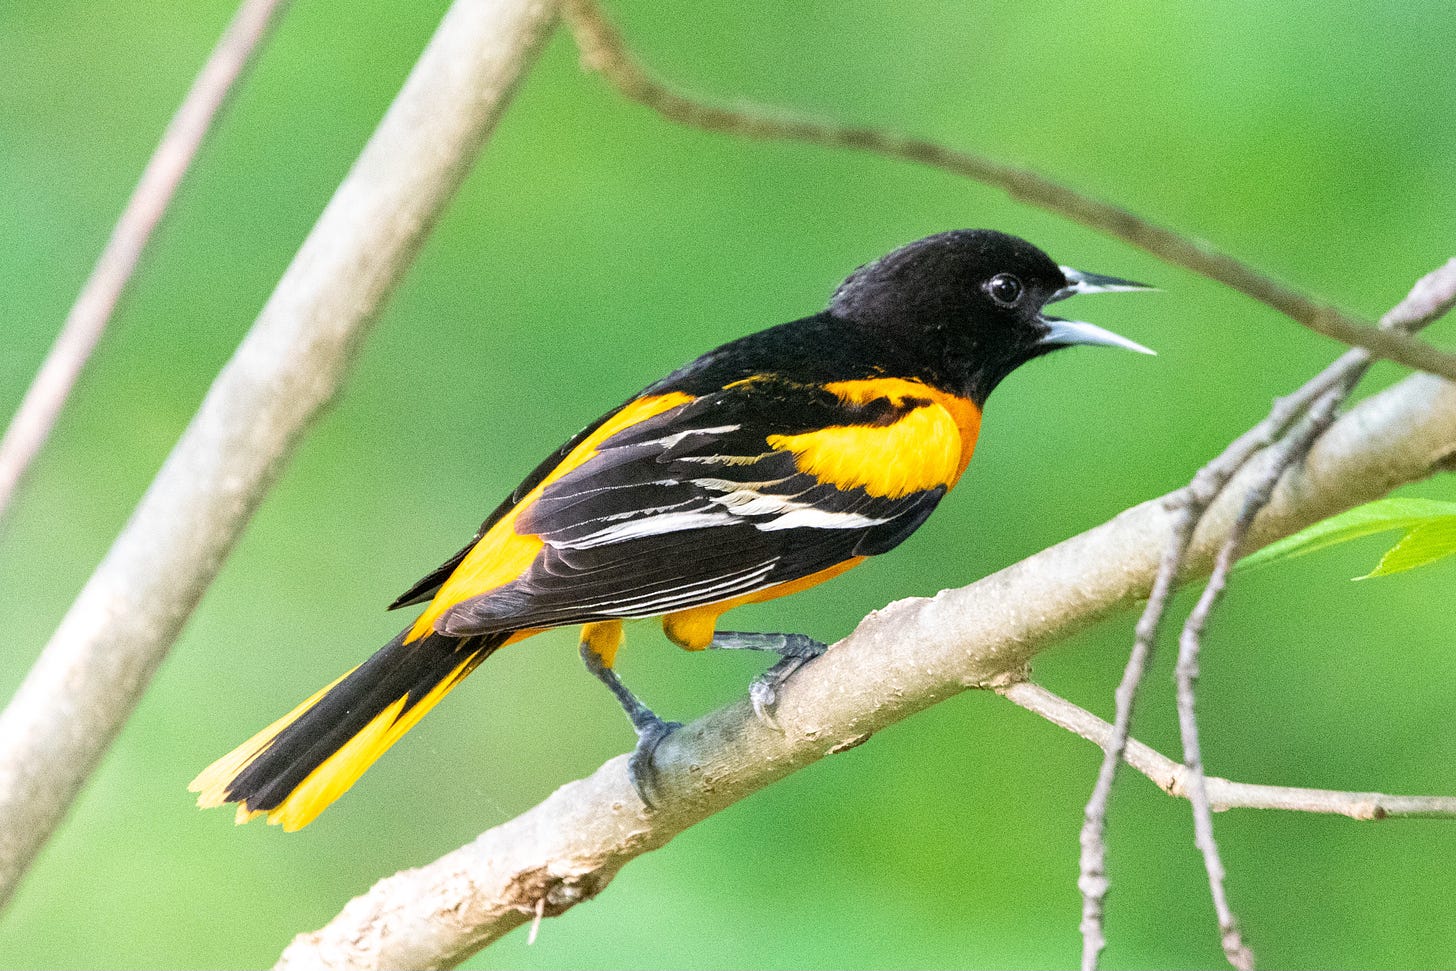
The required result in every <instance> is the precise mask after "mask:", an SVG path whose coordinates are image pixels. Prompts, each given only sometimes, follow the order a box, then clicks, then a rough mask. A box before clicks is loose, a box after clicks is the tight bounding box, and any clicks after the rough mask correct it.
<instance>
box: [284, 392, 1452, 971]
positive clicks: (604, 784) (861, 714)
mask: <svg viewBox="0 0 1456 971" xmlns="http://www.w3.org/2000/svg"><path fill="white" fill-rule="evenodd" d="M1453 452H1456V386H1453V385H1451V384H1448V383H1446V382H1443V381H1438V380H1436V379H1433V378H1430V377H1427V376H1424V375H1419V376H1415V377H1412V378H1408V379H1407V380H1405V381H1404V382H1402V383H1401V384H1400V385H1398V386H1397V387H1395V388H1392V389H1389V390H1387V391H1385V392H1383V393H1382V394H1379V395H1377V396H1375V397H1373V398H1371V399H1369V400H1368V401H1365V402H1363V403H1362V404H1361V405H1360V406H1359V407H1357V408H1355V409H1353V410H1352V411H1351V412H1350V414H1348V415H1345V416H1344V417H1343V418H1341V419H1340V420H1339V421H1338V422H1336V423H1335V425H1334V427H1333V428H1332V429H1331V430H1330V432H1329V433H1328V434H1326V435H1325V436H1323V437H1322V438H1321V439H1320V441H1319V442H1318V443H1317V445H1316V446H1315V448H1314V449H1313V450H1312V451H1311V452H1310V454H1309V457H1308V458H1307V459H1306V461H1305V463H1304V464H1303V465H1302V466H1301V467H1300V468H1299V469H1298V470H1297V471H1296V472H1294V473H1291V474H1290V475H1288V476H1286V477H1285V479H1284V480H1283V481H1282V482H1281V483H1280V485H1279V487H1278V488H1276V490H1275V493H1274V500H1273V502H1271V503H1270V505H1269V506H1268V507H1267V508H1266V509H1265V510H1264V512H1263V513H1262V514H1261V515H1260V516H1259V518H1258V519H1257V520H1256V522H1255V524H1254V528H1253V531H1252V532H1251V533H1250V541H1251V542H1252V543H1254V544H1263V543H1268V542H1271V541H1273V540H1274V539H1276V538H1278V537H1280V536H1284V535H1287V534H1289V533H1291V532H1293V531H1295V530H1297V529H1300V528H1302V527H1303V526H1305V525H1307V524H1308V523H1310V522H1314V521H1317V520H1319V519H1323V518H1324V517H1326V516H1328V515H1330V514H1331V513H1334V512H1337V511H1339V510H1341V509H1344V508H1348V507H1349V506H1352V505H1356V504H1358V503H1361V502H1365V501H1368V500H1369V499H1371V498H1374V497H1376V496H1378V495H1381V494H1383V493H1385V492H1386V491H1388V490H1389V489H1391V488H1393V487H1394V486H1396V485H1399V484H1402V483H1404V482H1406V481H1408V480H1410V479H1412V478H1419V477H1422V476H1424V475H1426V474H1428V473H1429V472H1431V471H1434V470H1436V469H1441V468H1444V467H1445V463H1446V462H1447V461H1448V459H1449V456H1450V455H1451V454H1452V453H1453ZM1264 462H1265V458H1264V457H1260V458H1258V459H1256V460H1255V461H1253V462H1251V463H1249V464H1248V466H1247V467H1246V468H1245V469H1244V470H1243V471H1241V472H1240V473H1239V475H1238V476H1237V477H1236V479H1235V481H1234V483H1233V486H1232V488H1231V489H1230V490H1229V493H1228V494H1227V495H1225V496H1223V497H1221V498H1220V499H1218V500H1217V501H1216V502H1215V503H1214V504H1213V506H1212V508H1211V509H1210V510H1209V512H1208V514H1207V515H1206V516H1205V517H1204V518H1203V522H1202V524H1201V525H1200V528H1199V529H1198V531H1197V532H1196V533H1195V534H1194V537H1193V541H1192V543H1191V544H1190V546H1189V554H1188V557H1187V562H1186V564H1185V567H1184V572H1183V574H1182V575H1183V576H1184V577H1185V578H1186V577H1194V576H1198V575H1201V574H1202V573H1203V572H1204V571H1206V570H1207V569H1208V568H1209V566H1210V564H1211V563H1212V560H1213V556H1214V554H1215V552H1216V551H1217V549H1218V547H1219V546H1220V545H1221V543H1222V540H1223V537H1224V535H1225V534H1226V532H1227V530H1228V528H1229V526H1230V525H1231V524H1232V522H1233V521H1234V519H1235V518H1236V517H1237V516H1238V514H1239V512H1240V509H1241V503H1240V502H1239V501H1238V500H1237V499H1236V498H1235V496H1237V495H1240V494H1241V492H1240V491H1239V490H1242V489H1243V488H1246V487H1247V486H1248V485H1250V484H1251V483H1252V482H1253V481H1254V480H1255V479H1256V477H1257V476H1258V475H1260V474H1261V473H1262V471H1263V469H1264V468H1265V465H1264ZM1295 476H1297V481H1294V482H1293V483H1291V480H1293V479H1295ZM1173 516H1174V514H1173V512H1172V510H1170V509H1169V508H1168V504H1167V503H1166V501H1164V500H1154V501H1152V502H1147V503H1143V504H1142V505H1140V506H1137V507H1134V508H1133V509H1130V510H1128V511H1126V512H1124V513H1122V514H1120V515H1119V516H1117V517H1116V518H1114V519H1113V520H1111V521H1110V522H1108V523H1105V524H1103V525H1101V526H1099V527H1097V528H1096V529H1093V530H1091V531H1089V532H1087V533H1084V534H1083V535H1081V536H1078V537H1075V538H1073V539H1070V540H1067V541H1066V542H1064V543H1061V544H1058V545H1057V546H1054V547H1052V548H1050V549H1048V550H1044V551H1042V552H1041V553H1038V554H1036V555H1035V556H1033V557H1031V558H1029V559H1027V560H1024V561H1022V562H1021V563H1018V564H1016V565H1014V566H1012V567H1010V568H1008V569H1006V570H1003V571H1001V572H1000V573H997V574H995V575H993V576H990V577H987V578H985V579H983V580H981V581H979V582H977V583H974V584H972V585H971V586H969V587H965V588H962V589H959V590H947V591H943V592H942V593H940V594H938V595H937V596H936V597H934V598H931V599H921V598H916V599H911V600H905V601H901V602H899V603H896V604H893V605H891V606H889V607H887V608H885V609H884V610H881V611H877V612H876V613H874V614H872V615H870V616H869V617H868V618H866V619H865V620H864V622H862V623H861V624H860V625H859V627H858V628H857V629H856V630H855V632H854V633H853V634H851V635H850V636H849V637H848V638H846V639H845V640H843V641H841V642H840V643H838V644H836V645H835V646H834V647H832V648H831V649H830V650H829V651H828V653H826V654H825V655H824V656H823V657H822V658H820V659H819V660H817V661H815V662H814V663H813V664H811V665H809V666H807V667H805V668H804V669H803V670H802V671H801V672H800V673H799V674H797V675H796V676H795V677H794V678H793V679H792V680H791V681H789V682H788V684H787V685H785V687H784V689H783V691H782V692H781V693H780V697H779V702H778V708H777V712H776V714H777V721H778V724H779V727H780V729H781V731H774V730H772V729H769V728H767V727H765V726H764V725H763V724H762V723H761V722H760V721H759V720H758V719H757V718H756V717H755V716H754V714H753V709H752V706H751V705H750V704H749V703H748V701H747V699H743V700H741V701H739V702H738V703H736V704H734V705H730V706H728V707H727V708H724V709H721V710H719V711H717V712H714V713H712V714H709V715H707V716H705V717H704V718H702V719H699V720H698V721H696V722H694V723H692V724H690V725H688V726H687V727H686V728H684V729H682V730H681V731H679V732H676V733H674V734H673V735H671V736H670V737H669V738H668V739H667V740H666V741H665V742H663V744H662V747H661V748H659V749H658V751H657V756H656V761H657V763H658V765H659V768H660V772H661V795H660V797H659V801H658V808H657V811H656V812H650V813H649V812H646V811H644V810H643V808H642V806H641V803H640V802H639V801H638V799H637V797H636V796H635V794H634V792H633V790H632V787H631V784H630V783H629V782H628V780H627V773H626V767H625V766H626V759H625V757H618V758H615V759H612V760H611V761H610V762H608V763H606V764H605V765H604V766H602V767H601V768H600V769H599V770H597V772H596V773H594V774H593V775H592V776H591V777H589V778H587V779H583V780H580V781H577V782H572V783H569V784H567V785H566V786H563V787H562V788H561V789H560V790H558V791H557V792H556V793H554V794H553V795H552V796H550V797H549V798H548V799H547V800H546V801H545V802H543V803H541V804H540V805H539V806H537V807H536V808H534V809H532V810H530V811H528V812H526V813H525V814H523V815H521V816H519V817H517V818H516V819H514V820H511V821H510V822H507V823H504V824H502V825H500V826H498V827H496V828H495V829H493V830H491V831H489V832H487V833H485V834H483V835H482V836H481V837H479V838H478V839H477V840H475V841H474V842H473V843H471V844H469V845H468V846H465V847H463V848H461V849H459V850H456V851H454V852H452V853H449V854H447V855H446V856H444V857H442V858H441V859H439V860H436V861H435V862H433V863H430V864H427V865H425V866H423V867H420V868H417V869H412V870H407V871H404V872H402V873H398V874H395V875H394V876H391V877H388V878H386V879H384V880H382V881H380V882H379V883H378V884H376V885H375V886H374V887H373V889H371V890H370V891H369V892H368V893H367V894H365V895H363V896H361V897H359V898H357V899H355V900H354V901H352V902H351V903H349V904H348V906H346V907H345V908H344V910H343V911H342V912H341V913H340V914H339V916H338V917H337V918H336V919H335V920H334V921H332V922H331V923H330V924H329V925H328V926H326V927H324V928H323V929H321V930H319V931H316V932H314V933H312V934H305V935H300V936H299V937H298V938H297V939H295V941H294V942H293V944H292V945H290V947H289V948H288V950H287V951H286V952H285V953H284V955H283V957H282V959H281V961H280V965H279V966H280V967H288V968H300V967H309V968H316V967H325V968H379V967H447V966H450V965H452V964H455V963H457V962H459V961H461V960H463V959H464V958H465V957H466V956H468V955H469V954H471V953H474V952H475V951H477V950H479V949H480V948H482V947H484V946H486V945H487V944H489V943H490V942H491V941H493V940H496V939H497V938H499V937H500V936H501V935H503V934H505V933H506V932H507V931H510V930H511V929H513V928H515V927H518V926H520V925H522V924H526V923H529V922H530V921H532V920H533V919H534V918H535V915H536V910H537V907H538V906H541V907H542V909H543V911H544V913H545V915H546V916H547V917H554V916H557V915H559V914H561V913H564V912H565V911H566V910H568V909H570V908H571V907H572V906H574V905H575V904H577V903H579V902H581V901H582V900H586V899H590V898H591V897H593V896H595V895H596V894H597V893H599V892H600V891H601V890H602V889H603V888H604V887H605V886H606V885H607V884H608V883H609V882H610V881H611V879H612V878H613V877H614V876H615V875H616V873H617V872H618V871H619V870H620V869H621V867H622V866H624V865H626V864H627V863H628V862H629V861H631V860H632V859H634V858H636V857H637V856H640V855H642V854H643V853H646V852H649V851H651V850H653V849H656V848H658V847H660V846H662V845H663V844H665V843H667V842H668V841H669V840H671V839H672V838H673V837H674V836H676V835H677V834H678V833H680V832H682V831H683V830H684V829H685V828H687V827H688V826H691V825H693V824H695V823H697V822H698V821H700V820H702V819H705V818H707V817H708V816H710V815H712V814H713V813H715V812H717V811H719V810H721V809H722V808H724V807H726V806H728V805H731V804H732V803H734V802H736V801H738V800H739V799H742V798H744V797H746V796H748V795H750V794H751V793H753V792H755V791H757V790H758V789H761V788H763V787H764V786H766V785H769V784H770V783H772V782H774V781H776V780H778V779H780V778H783V777H784V776H786V775H789V774H790V773H792V772H794V771H797V770H798V769H800V768H803V767H804V766H806V765H808V764H811V763H812V762H814V761H816V760H818V759H821V758H823V757H825V756H826V755H829V754H833V753H835V752H841V751H844V750H845V749H847V748H851V747H853V746H854V745H856V744H858V743H860V742H863V741H865V739H866V738H868V737H869V736H870V735H872V734H873V733H874V732H876V731H878V730H880V729H881V728H883V727H885V726H887V725H889V724H892V723H894V722H896V721H899V720H901V719H903V718H905V717H908V716H909V715H911V714H913V713H914V712H916V711H919V710H921V709H923V708H926V707H928V706H929V705H931V704H934V703H936V702H938V701H941V700H943V699H945V698H947V697H950V696H951V695H954V694H956V693H957V692H960V691H963V690H966V689H968V688H973V687H995V686H1000V685H1005V684H1007V683H1008V682H1010V681H1014V680H1019V679H1020V678H1021V677H1022V676H1023V671H1024V668H1025V665H1026V664H1027V663H1028V661H1029V660H1030V659H1031V658H1032V657H1033V656H1034V655H1036V654H1037V653H1039V652H1040V651H1042V650H1044V649H1046V648H1047V647H1049V646H1050V645H1051V644H1053V643H1055V642H1057V641H1059V640H1061V639H1064V638H1066V637H1068V636H1070V635H1071V634H1072V633H1074V632H1076V631H1078V630H1081V629H1082V628H1084V627H1086V626H1087V625H1089V624H1091V623H1093V622H1094V621H1096V620H1098V619H1100V618H1102V617H1105V616H1107V615H1108V614H1110V613H1112V612H1113V611H1115V610H1118V609H1121V608H1124V607H1129V606H1131V605H1133V604H1134V603H1136V602H1137V601H1138V600H1140V599H1141V598H1143V597H1145V596H1146V595H1147V592H1148V589H1149V587H1150V586H1151V584H1152V579H1153V576H1154V574H1155V573H1156V571H1157V567H1158V561H1159V558H1160V555H1161V551H1162V550H1163V549H1164V548H1165V547H1166V546H1167V542H1168V537H1169V533H1170V531H1171V529H1172V525H1173V523H1172V520H1173ZM543 899H544V901H545V903H544V905H540V904H538V902H539V901H541V900H543Z"/></svg>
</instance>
